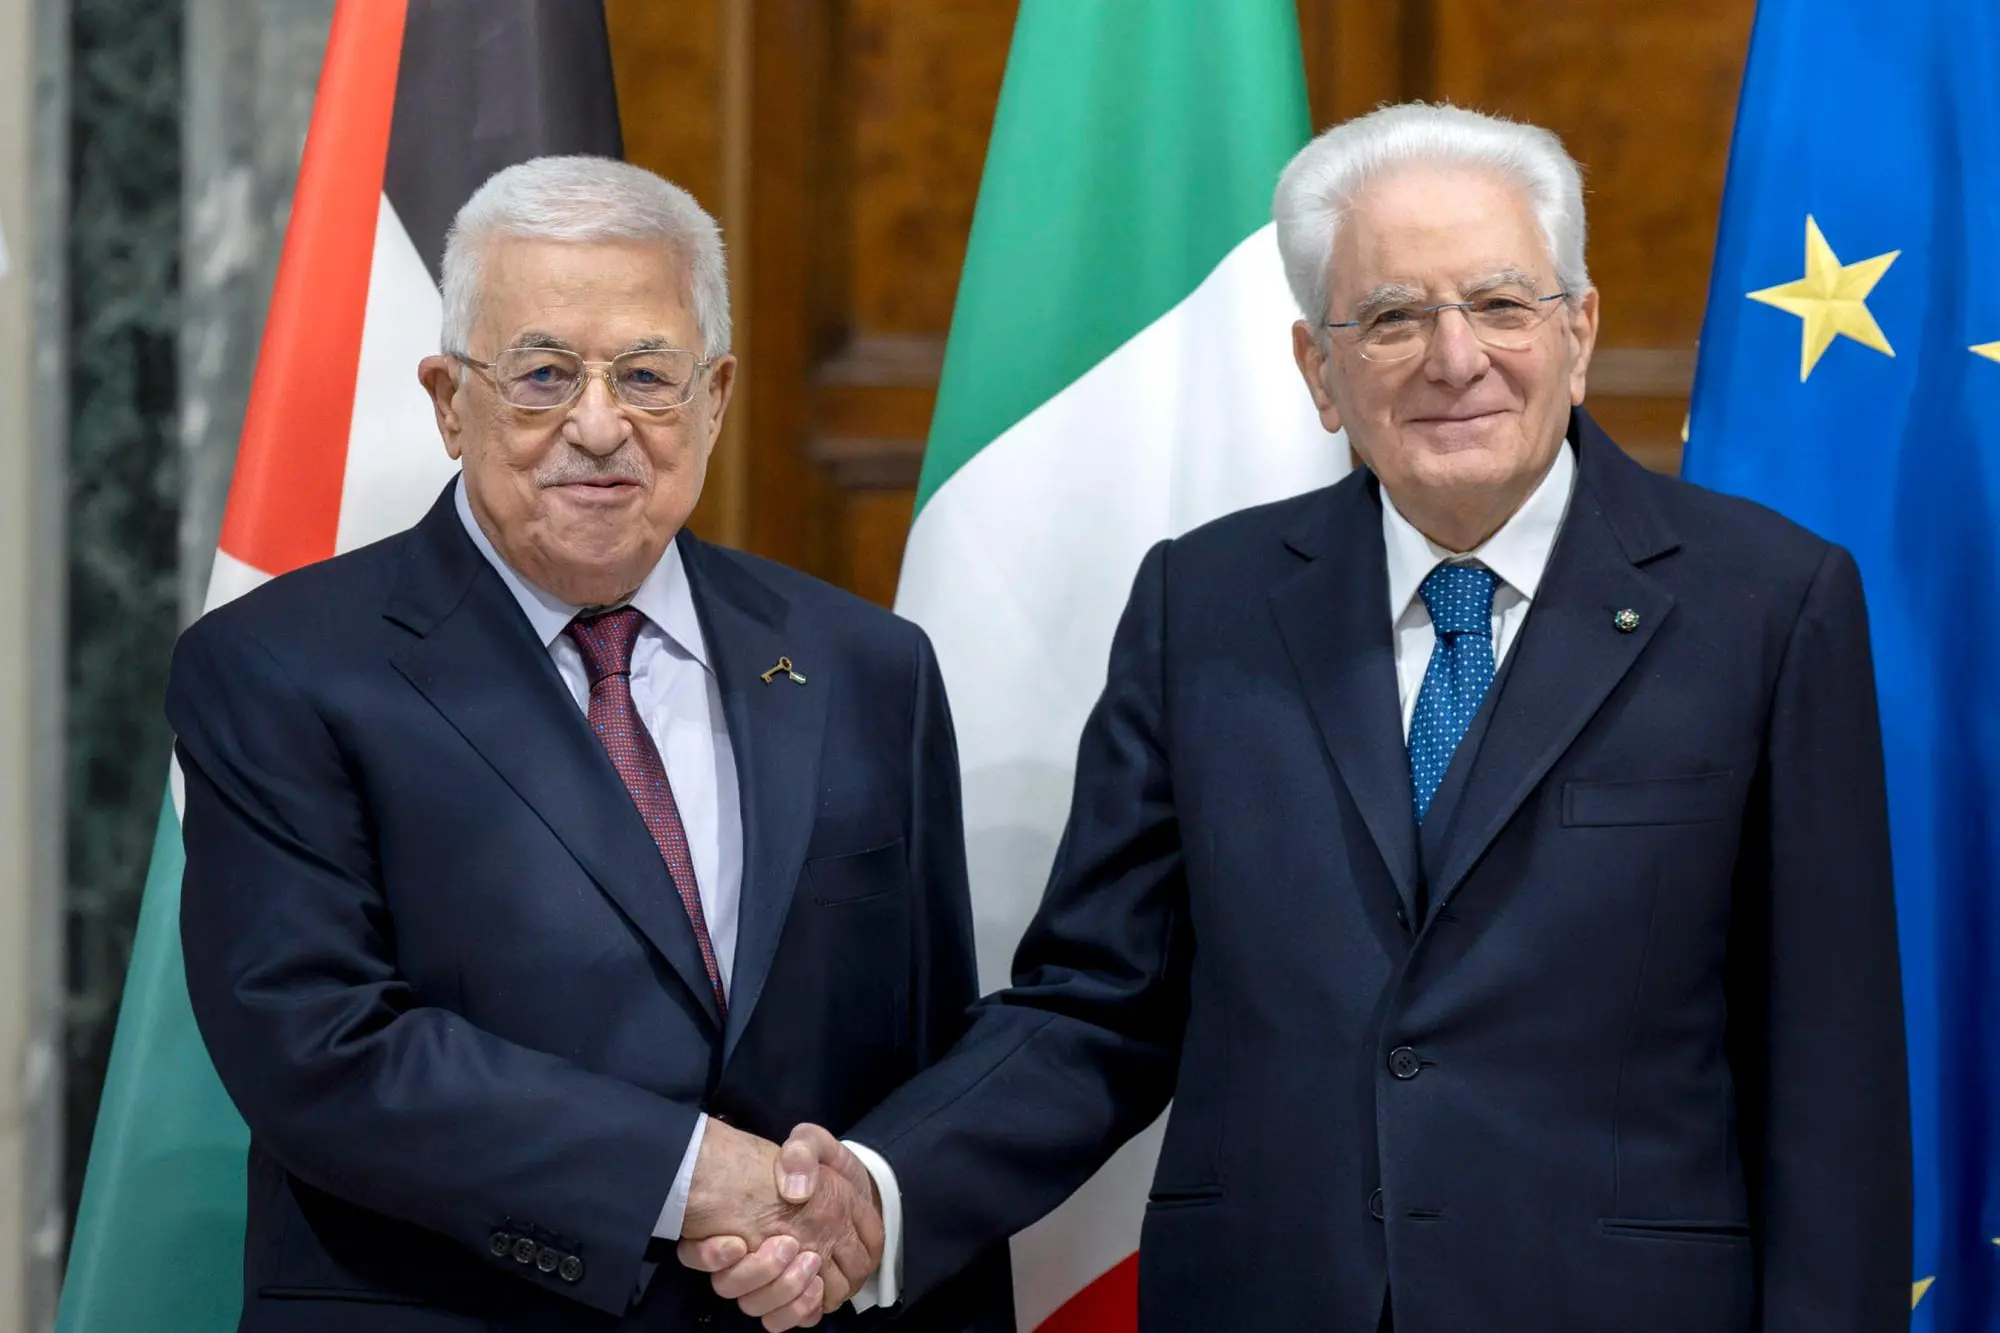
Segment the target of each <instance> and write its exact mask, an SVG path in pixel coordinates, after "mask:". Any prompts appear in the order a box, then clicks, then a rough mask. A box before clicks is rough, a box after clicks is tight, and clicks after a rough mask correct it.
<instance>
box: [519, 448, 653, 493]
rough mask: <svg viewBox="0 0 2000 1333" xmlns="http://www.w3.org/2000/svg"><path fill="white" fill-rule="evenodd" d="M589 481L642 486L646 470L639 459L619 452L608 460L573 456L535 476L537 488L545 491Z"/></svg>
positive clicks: (585, 455)
mask: <svg viewBox="0 0 2000 1333" xmlns="http://www.w3.org/2000/svg"><path fill="white" fill-rule="evenodd" d="M589 481H629V482H633V483H636V484H638V485H641V486H643V485H645V484H646V470H645V468H644V467H643V466H642V465H641V464H640V463H639V461H638V460H637V459H635V458H633V457H632V456H631V455H629V454H627V453H626V452H624V451H623V450H620V451H619V452H618V453H615V454H613V455H612V456H611V457H609V458H592V457H591V456H590V455H588V454H571V455H570V456H569V457H567V458H565V459H563V460H562V462H560V463H558V464H557V465H555V466H554V467H551V468H549V469H547V470H546V471H542V472H538V473H536V474H535V484H536V485H537V486H542V487H548V486H569V485H573V484H575V483H577V482H589Z"/></svg>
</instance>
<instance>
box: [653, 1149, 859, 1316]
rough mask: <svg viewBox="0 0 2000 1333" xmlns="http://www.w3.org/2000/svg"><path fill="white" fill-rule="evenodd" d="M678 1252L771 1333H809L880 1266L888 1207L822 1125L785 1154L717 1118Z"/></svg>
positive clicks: (696, 1171) (694, 1183)
mask: <svg viewBox="0 0 2000 1333" xmlns="http://www.w3.org/2000/svg"><path fill="white" fill-rule="evenodd" d="M822 1168H825V1169H824V1170H822ZM678 1253H679V1256H680V1261H681V1262H682V1263H683V1264H685V1265H687V1266H688V1267H689V1268H692V1269H696V1270H698V1271H700V1272H704V1273H708V1274H711V1275H712V1277H711V1279H710V1280H711V1282H712V1283H713V1285H714V1287H715V1291H716V1294H717V1295H719V1296H721V1297H723V1298H724V1299H726V1300H732V1301H735V1302H736V1303H737V1306H738V1307H739V1308H740V1309H741V1310H742V1311H743V1313H745V1314H747V1315H750V1316H751V1317H752V1318H756V1319H761V1320H763V1323H764V1327H765V1328H767V1329H769V1330H771V1333H779V1330H783V1329H788V1328H810V1327H812V1326H813V1325H815V1324H817V1323H818V1322H819V1321H820V1316H821V1315H823V1314H828V1313H831V1312H832V1311H834V1310H837V1309H839V1308H840V1307H841V1305H843V1304H844V1303H846V1302H847V1301H848V1300H849V1299H850V1298H851V1297H852V1296H853V1295H854V1293H855V1292H856V1291H857V1290H859V1288H860V1286H861V1284H862V1283H863V1282H866V1281H867V1280H868V1278H869V1276H870V1275H871V1274H872V1273H874V1271H875V1270H876V1268H877V1267H879V1266H880V1264H881V1262H882V1205H881V1200H880V1199H879V1198H877V1197H876V1191H875V1182H874V1179H873V1178H872V1177H870V1176H869V1174H868V1170H867V1168H866V1167H864V1166H862V1165H861V1163H860V1161H859V1160H857V1159H856V1158H855V1156H854V1154H853V1153H850V1152H849V1151H848V1150H847V1149H846V1148H845V1147H843V1146H842V1145H841V1143H840V1142H839V1140H837V1139H835V1138H834V1137H833V1135H831V1134H829V1133H827V1132H826V1131H825V1130H824V1129H821V1128H820V1127H819V1126H817V1125H800V1126H799V1127H798V1128H797V1129H795V1130H793V1131H792V1136H791V1138H790V1139H788V1140H787V1141H786V1142H785V1144H784V1146H783V1147H779V1146H778V1145H776V1144H773V1143H769V1142H767V1141H765V1140H764V1139H761V1138H758V1137H757V1136H756V1135H754V1134H746V1133H744V1132H743V1131H742V1130H739V1129H735V1128H733V1127H731V1126H729V1125H726V1124H724V1123H723V1122H722V1121H720V1120H713V1119H711V1120H710V1121H709V1122H708V1129H707V1131H706V1132H705V1134H704V1135H703V1138H702V1143H701V1151H700V1153H699V1154H698V1156H697V1157H696V1159H695V1169H694V1178H693V1180H692V1182H691V1183H690V1186H689V1189H688V1206H687V1214H686V1217H685V1219H684V1221H683V1222H682V1224H681V1242H680V1246H679V1249H678Z"/></svg>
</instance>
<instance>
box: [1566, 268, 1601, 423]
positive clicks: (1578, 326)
mask: <svg viewBox="0 0 2000 1333" xmlns="http://www.w3.org/2000/svg"><path fill="white" fill-rule="evenodd" d="M1568 322H1569V336H1570V337H1571V338H1573V339H1574V340H1575V341H1576V355H1575V358H1574V359H1573V360H1572V361H1571V362H1570V366H1569V400H1570V402H1571V403H1572V404H1576V405H1580V404H1581V403H1582V402H1583V390H1584V381H1585V380H1586V379H1588V378H1589V375H1590V354H1591V353H1592V352H1594V351H1596V350H1597V288H1595V287H1592V288H1591V289H1590V290H1589V291H1587V292H1585V293H1584V294H1583V299H1582V300H1581V301H1578V302H1577V303H1576V309H1575V310H1573V311H1569V312H1568Z"/></svg>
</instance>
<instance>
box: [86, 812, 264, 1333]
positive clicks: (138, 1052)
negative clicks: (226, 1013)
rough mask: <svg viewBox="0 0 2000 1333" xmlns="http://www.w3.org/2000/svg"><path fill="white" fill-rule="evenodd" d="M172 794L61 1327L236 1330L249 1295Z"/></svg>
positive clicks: (179, 1332) (236, 1188)
mask: <svg viewBox="0 0 2000 1333" xmlns="http://www.w3.org/2000/svg"><path fill="white" fill-rule="evenodd" d="M186 864H187V857H186V853H185V852H184V851H183V850H182V847H181V824H180V820H179V819H177V818H175V816H174V806H173V799H172V797H171V796H169V797H168V799H167V800H166V801H165V802H163V803H162V807H161V810H160V830H159V834H158V836H157V837H156V838H155V839H154V841H153V861H152V866H151V868H150V869H149V870H148V871H147V874H146V894H145V898H144V900H143V901H142V903H141V905H140V908H139V928H138V933H137V935H136V936H135V937H134V939H133V943H132V964H131V967H130V969H129V970H128V971H127V972H126V974H125V998H124V1000H123V1002H122V1003H121V1004H120V1005H119V1008H118V1031H117V1033H116V1035H115V1036H114V1037H113V1038H112V1043H111V1064H110V1068H109V1069H108V1070H107V1071H106V1074H105V1079H104V1100H103V1102H102V1104H101V1105H100V1106H99V1107H98V1111H97V1132H96V1134H95V1135H94V1136H93V1137H92V1139H91V1143H90V1169H89V1171H88V1172H87V1174H86V1175H85V1176H84V1182H83V1202H82V1205H81V1207H80V1208H79V1209H78V1211H77V1220H76V1239H75V1240H74V1242H72V1244H71V1246H70V1256H69V1269H68V1272H67V1273H66V1274H65V1275H64V1280H63V1296H62V1304H61V1308H60V1310H59V1311H58V1313H57V1316H56V1333H229V1330H232V1329H234V1328H235V1327H236V1320H237V1315H238V1313H239V1312H240V1309H241V1305H242V1297H243V1210H244V1154H245V1152H246V1150H247V1148H248V1146H249V1142H250V1134H249V1131H248V1130H247V1129H245V1128H244V1126H243V1121H242V1119H241V1118H240V1117H239V1116H238V1115H237V1114H236V1108H235V1107H234V1106H233V1105H231V1104H230V1101H229V1097H228V1094H226V1093H225V1092H223V1090H222V1083H221V1080H219V1079H218V1078H216V1076H215V1069H214V1066H212V1065H211V1064H209V1061H208V1051H207V1050H206V1048H204V1047H203V1046H202V1043H201V1034H200V1033H199V1032H197V1031H196V1030H195V1025H194V1012H193V1010H192V1009H190V1008H189V1006H188V994H187V973H186V971H185V969H184V968H183V966H182V963H181V936H180V914H181V912H180V909H181V871H182V869H183V868H184V867H185V865H186Z"/></svg>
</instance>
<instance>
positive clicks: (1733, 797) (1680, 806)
mask: <svg viewBox="0 0 2000 1333" xmlns="http://www.w3.org/2000/svg"><path fill="white" fill-rule="evenodd" d="M1735 776H1736V774H1735V770H1733V769H1723V770H1722V771H1721V772H1717V773H1693V774H1689V775H1688V776H1686V777H1674V778H1634V779H1629V780H1626V781H1620V782H1566V783H1564V784H1563V824H1564V826H1565V827H1568V828H1600V827H1605V826H1608V825H1618V824H1706V823H1709V822H1712V821H1714V820H1720V819H1727V818H1729V817H1730V816H1731V815H1732V814H1734V813H1735V812H1736V808H1737V805H1738V804H1739V803H1740V801H1741V799H1742V797H1741V795H1740V794H1739V793H1738V791H1737V789H1736V783H1735V782H1734V780H1733V779H1734V778H1735Z"/></svg>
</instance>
